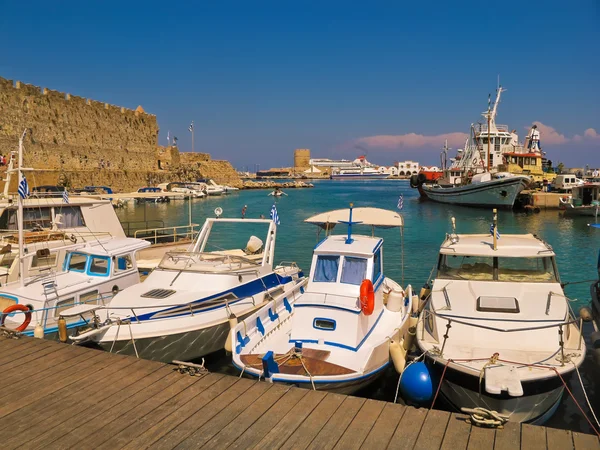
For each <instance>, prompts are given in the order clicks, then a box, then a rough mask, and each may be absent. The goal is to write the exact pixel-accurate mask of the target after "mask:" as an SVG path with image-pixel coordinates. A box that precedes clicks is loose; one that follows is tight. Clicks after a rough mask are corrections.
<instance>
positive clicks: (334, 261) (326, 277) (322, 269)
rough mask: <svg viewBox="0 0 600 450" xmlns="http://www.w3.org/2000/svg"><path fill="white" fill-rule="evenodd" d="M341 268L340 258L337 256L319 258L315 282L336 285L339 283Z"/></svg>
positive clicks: (321, 256) (320, 256)
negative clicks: (339, 269)
mask: <svg viewBox="0 0 600 450" xmlns="http://www.w3.org/2000/svg"><path fill="white" fill-rule="evenodd" d="M339 267H340V257H339V256H335V255H319V256H317V266H316V268H315V276H314V278H313V281H318V282H323V283H335V282H336V281H337V273H338V268H339Z"/></svg>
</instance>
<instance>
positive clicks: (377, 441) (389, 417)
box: [361, 403, 406, 450]
mask: <svg viewBox="0 0 600 450" xmlns="http://www.w3.org/2000/svg"><path fill="white" fill-rule="evenodd" d="M405 411H406V407H405V406H403V405H398V404H396V403H386V405H385V407H384V408H383V411H381V414H380V415H379V417H378V418H377V422H375V425H373V428H371V431H370V432H369V434H368V435H367V437H366V439H365V441H364V442H363V443H362V447H361V448H363V449H365V450H368V449H372V448H386V447H387V446H388V445H389V443H390V440H391V439H392V436H393V435H394V433H395V432H396V427H397V426H398V424H399V423H400V420H401V419H402V416H403V415H404V412H405Z"/></svg>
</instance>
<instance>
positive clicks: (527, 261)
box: [498, 256, 556, 283]
mask: <svg viewBox="0 0 600 450" xmlns="http://www.w3.org/2000/svg"><path fill="white" fill-rule="evenodd" d="M498 281H512V282H521V281H523V282H529V283H535V282H538V283H542V282H543V283H548V282H556V273H555V272H554V264H553V262H552V258H551V257H549V256H547V257H544V258H498Z"/></svg>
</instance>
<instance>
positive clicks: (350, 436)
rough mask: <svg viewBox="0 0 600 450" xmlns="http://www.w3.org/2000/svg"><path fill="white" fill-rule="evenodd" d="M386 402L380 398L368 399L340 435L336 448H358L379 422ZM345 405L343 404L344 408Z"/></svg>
mask: <svg viewBox="0 0 600 450" xmlns="http://www.w3.org/2000/svg"><path fill="white" fill-rule="evenodd" d="M385 405H386V403H385V402H381V401H379V400H371V399H368V400H367V401H366V402H364V404H363V405H362V408H360V411H358V413H357V414H356V416H354V419H353V420H352V422H351V423H350V425H348V428H346V431H345V432H344V434H343V435H342V436H341V437H340V439H339V440H338V441H337V444H336V445H335V448H338V449H340V450H343V449H354V448H355V449H358V448H360V446H361V445H362V443H363V442H364V440H365V439H366V438H367V436H368V434H369V433H370V431H371V429H372V428H373V426H374V425H375V422H377V419H378V418H379V415H380V414H381V412H382V411H383V408H384V407H385ZM343 407H344V405H343V404H342V408H343Z"/></svg>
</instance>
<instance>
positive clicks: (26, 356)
mask: <svg viewBox="0 0 600 450" xmlns="http://www.w3.org/2000/svg"><path fill="white" fill-rule="evenodd" d="M65 348H67V346H65V345H51V346H43V345H36V346H29V345H28V346H26V347H25V348H24V349H23V351H22V352H20V353H18V354H17V355H12V356H11V357H10V358H9V359H8V360H7V361H5V362H3V363H2V371H3V374H6V376H7V377H8V376H11V374H12V375H18V374H19V373H20V374H22V373H23V372H26V371H28V370H31V369H32V368H33V367H35V361H36V360H37V359H38V358H40V359H41V358H42V357H43V356H44V355H48V354H51V353H56V352H58V351H60V350H64V349H65Z"/></svg>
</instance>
